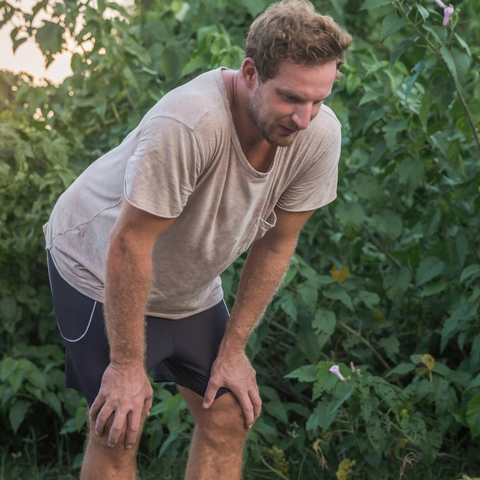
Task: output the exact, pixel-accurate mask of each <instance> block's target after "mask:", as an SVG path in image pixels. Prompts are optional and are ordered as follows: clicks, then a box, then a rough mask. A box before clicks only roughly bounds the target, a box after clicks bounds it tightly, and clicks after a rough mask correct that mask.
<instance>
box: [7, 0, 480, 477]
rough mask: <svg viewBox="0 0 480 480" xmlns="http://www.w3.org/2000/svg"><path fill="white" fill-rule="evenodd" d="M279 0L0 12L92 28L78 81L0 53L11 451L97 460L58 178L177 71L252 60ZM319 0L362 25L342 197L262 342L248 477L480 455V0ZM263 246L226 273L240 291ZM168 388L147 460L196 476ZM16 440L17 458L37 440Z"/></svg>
mask: <svg viewBox="0 0 480 480" xmlns="http://www.w3.org/2000/svg"><path fill="white" fill-rule="evenodd" d="M268 3H269V2H265V1H264V2H238V3H237V2H236V1H234V0H222V1H221V0H218V1H216V0H203V1H197V0H192V1H191V2H190V3H186V2H183V3H182V2H180V1H177V0H175V1H173V2H172V3H170V4H166V3H164V2H156V1H151V2H146V1H144V2H140V3H138V4H137V5H136V7H135V10H134V11H131V12H127V11H125V10H124V9H123V7H121V6H118V5H116V4H114V3H106V2H103V1H99V2H98V8H93V7H91V6H90V5H85V4H83V3H78V4H76V3H73V2H69V1H65V2H64V3H63V2H58V3H56V4H55V6H54V10H53V18H52V21H51V22H45V23H44V25H43V26H42V27H40V28H38V29H36V28H34V27H33V24H32V21H33V17H32V16H28V15H25V14H22V13H21V11H20V10H19V9H18V8H16V7H14V6H11V5H10V4H8V3H6V2H2V3H0V10H1V11H2V14H3V20H2V22H0V27H1V26H3V25H4V24H6V23H8V22H13V21H15V22H16V23H17V25H20V24H21V26H20V27H19V28H18V29H17V30H15V31H14V32H13V33H12V38H13V40H14V48H17V47H18V46H19V45H20V44H21V43H22V41H23V40H22V39H23V38H26V36H33V37H35V39H36V41H37V42H38V44H39V45H40V47H41V49H42V51H43V52H44V55H45V59H46V61H47V63H48V62H51V61H52V59H53V55H55V53H56V52H59V51H61V49H62V48H64V41H65V38H66V36H67V35H69V36H71V37H73V38H74V39H75V40H76V42H77V43H78V44H79V45H82V46H83V49H79V51H81V52H82V53H75V54H74V55H73V58H72V70H73V75H72V76H71V77H69V78H67V79H66V80H65V81H64V83H63V84H62V85H60V86H58V87H56V86H54V85H50V84H48V85H46V86H37V87H33V86H32V84H31V79H29V78H27V77H26V76H25V75H13V74H10V73H8V72H0V89H1V96H0V98H1V102H0V122H1V133H0V145H1V153H0V222H1V227H2V228H1V229H0V316H1V318H2V324H1V326H0V335H1V337H0V338H1V343H0V345H1V347H0V353H1V356H2V361H1V367H0V378H1V380H2V384H1V386H0V397H1V399H2V403H1V405H2V421H3V428H2V429H1V431H0V438H1V443H2V445H4V446H5V448H6V451H8V452H9V454H13V455H14V456H18V452H24V455H23V457H22V458H25V457H29V458H30V461H34V463H35V462H37V463H38V464H39V465H46V464H55V465H57V467H55V468H57V469H58V468H60V467H61V465H67V466H70V467H73V468H75V467H78V465H79V463H80V461H81V450H82V436H81V435H80V434H79V432H84V428H85V420H86V414H85V402H84V400H83V399H82V397H81V396H80V395H79V394H78V393H77V392H75V391H73V390H66V389H65V388H64V387H63V371H62V365H63V353H62V350H61V347H60V345H61V342H60V336H59V335H58V334H57V330H56V325H55V319H54V316H53V312H52V305H51V299H50V293H49V287H48V277H47V274H46V261H45V253H44V246H45V245H44V240H43V235H42V230H41V227H42V225H43V224H44V223H45V222H46V221H47V219H48V216H49V213H50V211H51V209H52V207H53V205H54V203H55V201H56V199H57V198H58V196H59V195H60V194H61V193H62V192H63V191H64V190H65V189H66V188H67V187H68V185H69V184H70V183H71V182H72V181H73V180H74V179H75V177H76V176H77V175H78V174H79V173H80V172H81V171H82V170H83V169H84V168H85V167H86V166H87V165H88V164H89V163H90V162H92V161H94V160H95V159H96V158H97V157H98V156H100V155H101V154H102V153H104V152H106V151H108V150H110V149H111V148H113V147H115V146H116V145H118V144H119V143H120V142H121V141H122V139H123V138H124V137H125V136H126V134H127V133H128V132H129V131H130V130H131V129H132V128H134V127H135V126H136V125H137V124H138V122H139V120H140V119H141V118H142V116H143V115H144V114H145V113H146V111H147V110H148V109H149V108H150V107H151V106H152V105H153V104H154V103H155V102H156V101H158V100H159V99H160V98H161V97H162V95H163V94H164V93H165V92H167V91H169V90H171V89H172V88H175V87H176V86H178V85H180V84H182V83H185V82H186V81H188V80H189V79H191V78H192V77H194V76H196V75H198V74H199V73H201V72H203V71H206V70H208V69H211V68H215V67H217V66H219V65H225V66H230V67H232V68H236V67H238V66H239V65H240V63H241V60H242V50H241V46H242V45H243V41H244V37H245V33H246V31H247V29H248V25H249V24H250V22H251V20H252V18H254V17H255V16H256V15H257V14H258V13H259V12H260V11H262V10H263V9H264V8H265V7H266V6H267V4H268ZM316 5H317V8H318V9H319V10H320V11H321V12H322V13H331V14H332V15H333V16H334V17H335V18H336V19H337V21H339V22H340V23H342V24H344V25H345V26H346V27H347V29H348V30H350V31H351V32H352V33H353V35H354V41H355V45H354V48H353V50H352V52H351V54H350V58H349V60H348V63H347V65H346V66H345V67H344V74H345V76H344V78H343V79H342V80H341V81H339V82H338V83H337V84H336V85H335V88H334V92H333V94H332V96H331V98H330V99H329V101H328V104H329V106H330V107H332V108H333V110H334V111H335V112H336V113H337V116H338V117H339V119H340V120H341V122H342V124H343V150H342V157H341V166H340V180H339V187H338V199H337V201H336V202H335V203H333V204H332V205H329V206H327V207H325V208H323V209H321V210H320V211H318V212H316V213H315V214H314V216H313V217H312V218H311V220H310V221H309V222H308V224H307V226H306V227H305V228H304V229H303V231H302V233H301V236H300V241H299V244H298V248H297V253H296V255H295V256H294V258H293V259H292V262H291V265H290V268H289V271H288V273H287V275H286V278H285V280H284V282H283V285H282V287H281V288H280V289H279V291H278V293H277V296H276V297H275V299H274V300H273V302H272V303H271V305H270V306H269V307H268V309H267V312H266V314H265V317H264V319H263V321H262V322H261V324H260V325H259V327H258V328H257V330H256V331H255V332H254V333H253V335H252V337H251V338H250V341H249V344H248V354H249V356H250V358H251V359H252V360H253V362H254V365H255V367H256V369H257V371H258V381H259V386H260V392H261V395H262V398H263V400H264V411H263V415H262V417H261V418H260V420H258V421H257V423H256V424H255V425H254V427H253V429H252V430H251V431H250V433H249V442H248V459H247V468H246V472H245V475H246V478H247V477H248V478H259V476H258V475H263V476H264V478H270V477H269V476H268V475H271V478H279V477H281V476H283V478H299V479H300V478H305V479H310V478H317V477H318V476H319V475H322V478H338V479H340V480H341V479H344V480H346V479H350V478H356V479H372V480H373V479H375V480H379V479H398V478H402V477H403V476H405V475H408V478H409V479H412V478H422V479H424V478H435V479H436V480H438V479H440V478H445V479H447V478H448V479H452V478H457V477H458V478H459V477H460V476H461V475H462V473H465V474H468V475H473V474H478V473H479V471H480V469H479V464H478V457H477V455H476V451H477V449H478V447H479V443H478V435H479V434H480V327H479V322H478V308H479V304H480V285H479V282H478V279H479V277H480V258H479V257H480V249H479V245H480V220H479V218H480V215H479V211H480V196H479V195H478V193H479V191H480V182H479V176H478V173H479V158H480V142H479V138H478V135H479V133H478V130H479V125H480V83H479V81H478V80H479V78H480V77H479V72H478V65H479V64H480V57H479V54H480V49H479V47H478V45H479V43H480V42H479V38H478V31H479V30H478V29H475V28H474V27H475V26H478V25H479V19H478V12H476V10H475V1H474V0H464V1H462V2H460V3H459V4H458V5H456V6H455V13H454V15H453V17H452V19H451V21H450V23H449V25H448V26H447V27H443V26H442V20H443V15H442V13H443V12H442V11H441V9H440V8H439V7H437V5H436V4H434V3H431V2H427V1H421V0H403V1H400V0H394V1H393V2H389V1H388V0H367V1H366V2H359V1H357V0H341V1H338V0H337V1H333V0H332V1H331V2H327V1H324V2H317V4H316ZM45 8H47V3H46V2H41V3H39V4H37V6H36V7H35V8H34V15H36V14H37V13H38V12H39V11H40V10H42V9H45ZM112 9H113V10H115V11H116V12H117V13H119V14H120V16H112ZM243 261H244V258H240V259H239V260H237V262H235V263H234V264H233V265H232V266H231V267H230V268H229V269H228V270H227V271H226V272H225V273H224V274H223V276H222V277H223V278H222V280H223V285H224V289H225V296H226V299H227V303H229V304H230V305H231V304H232V303H233V301H234V298H235V291H236V287H237V285H238V280H239V275H240V272H241V268H242V265H243ZM334 364H337V365H339V367H340V372H341V374H342V375H343V377H344V378H345V380H344V381H342V380H340V379H339V378H337V376H335V375H334V374H332V373H330V372H329V369H330V367H331V366H332V365H334ZM154 389H155V397H156V399H157V403H156V404H155V406H154V407H153V409H152V415H151V419H150V420H149V422H148V423H147V425H146V429H145V434H144V436H143V439H142V448H141V455H140V461H141V464H142V465H145V466H148V468H149V472H150V473H151V471H152V468H156V467H154V466H155V465H158V469H159V472H161V474H162V475H163V477H162V478H180V476H181V471H182V468H183V466H184V464H185V461H186V455H187V449H188V443H189V439H190V435H191V431H192V425H193V422H192V418H191V416H190V414H189V413H188V411H187V410H186V407H185V404H184V402H183V400H182V399H181V398H180V396H179V395H178V394H176V392H175V390H174V389H172V387H171V386H168V385H156V386H155V387H154ZM45 436H46V437H45ZM42 438H43V440H45V441H43V443H42V441H41V440H40V439H42ZM32 452H34V453H35V455H36V458H35V459H34V460H32V458H33V457H32V455H33V453H32ZM52 452H54V453H53V454H52ZM3 458H4V460H3V461H2V465H4V467H3V468H4V469H5V465H10V463H9V462H13V464H14V465H17V467H18V465H19V462H20V463H21V460H22V458H21V459H18V458H17V459H16V460H15V459H13V460H12V459H9V460H5V458H6V457H5V456H4V457H3ZM434 462H435V463H434ZM17 467H15V468H17ZM12 468H13V467H12ZM18 468H20V467H18ZM409 468H413V470H411V471H408V469H409ZM10 471H11V472H13V471H14V470H12V469H10ZM60 471H61V469H60V470H56V471H55V472H56V473H54V474H53V473H52V475H54V476H53V477H52V478H58V475H60V473H58V472H60ZM62 471H63V470H62ZM18 472H20V470H18V471H17V473H16V474H15V473H12V475H17V477H16V478H18V476H19V475H23V474H20V473H18ZM29 472H30V470H29ZM36 472H37V473H36V474H35V475H37V474H38V475H39V473H38V469H37V470H36ZM320 472H323V473H320ZM432 472H434V473H432ZM432 474H433V476H432ZM5 475H6V474H5ZM25 475H26V476H25V478H32V474H31V473H27V474H25ZM29 475H30V476H29ZM55 475H57V477H55ZM147 475H148V473H147V472H146V473H145V478H150V477H148V476H147ZM11 478H14V477H13V476H12V477H11Z"/></svg>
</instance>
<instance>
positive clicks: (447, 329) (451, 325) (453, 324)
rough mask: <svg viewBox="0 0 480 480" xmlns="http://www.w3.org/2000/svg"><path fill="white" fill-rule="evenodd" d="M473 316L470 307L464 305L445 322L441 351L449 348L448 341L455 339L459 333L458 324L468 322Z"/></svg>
mask: <svg viewBox="0 0 480 480" xmlns="http://www.w3.org/2000/svg"><path fill="white" fill-rule="evenodd" d="M471 316H472V314H471V312H470V308H469V307H468V305H463V306H462V307H459V308H457V309H456V310H455V311H454V312H453V313H452V315H450V317H449V318H447V320H446V321H445V324H444V326H443V330H442V342H441V344H440V351H441V352H443V351H444V350H445V347H446V346H447V343H448V341H449V340H450V339H451V338H452V337H453V335H454V334H455V333H456V332H457V327H458V324H459V322H460V321H461V320H466V319H469V318H471Z"/></svg>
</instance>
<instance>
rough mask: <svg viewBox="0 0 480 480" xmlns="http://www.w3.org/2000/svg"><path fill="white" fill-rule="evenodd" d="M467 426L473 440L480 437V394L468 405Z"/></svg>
mask: <svg viewBox="0 0 480 480" xmlns="http://www.w3.org/2000/svg"><path fill="white" fill-rule="evenodd" d="M466 419H467V424H468V426H469V428H470V432H471V433H472V439H475V438H476V437H478V435H480V393H477V394H476V395H475V396H474V397H473V398H472V399H471V400H470V401H469V402H468V405H467V412H466Z"/></svg>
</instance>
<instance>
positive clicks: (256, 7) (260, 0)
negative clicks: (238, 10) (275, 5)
mask: <svg viewBox="0 0 480 480" xmlns="http://www.w3.org/2000/svg"><path fill="white" fill-rule="evenodd" d="M269 4H270V2H269V1H266V0H242V5H244V6H245V7H246V8H247V10H248V13H250V15H251V16H252V17H253V18H255V17H256V16H257V15H258V14H259V13H261V12H263V11H264V10H265V8H266V7H267V6H268V5H269Z"/></svg>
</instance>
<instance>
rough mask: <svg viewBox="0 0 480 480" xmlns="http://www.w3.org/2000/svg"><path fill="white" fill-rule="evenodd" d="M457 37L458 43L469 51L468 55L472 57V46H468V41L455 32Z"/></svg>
mask: <svg viewBox="0 0 480 480" xmlns="http://www.w3.org/2000/svg"><path fill="white" fill-rule="evenodd" d="M455 37H456V39H457V40H458V43H459V44H460V45H461V46H462V47H463V48H464V49H465V50H466V51H467V55H468V56H469V58H471V57H472V52H471V51H470V47H469V46H468V43H467V42H466V41H465V40H464V39H463V38H462V37H460V36H459V35H458V33H455Z"/></svg>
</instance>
